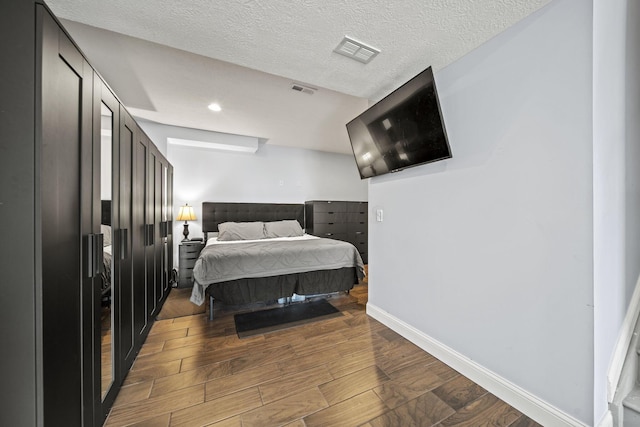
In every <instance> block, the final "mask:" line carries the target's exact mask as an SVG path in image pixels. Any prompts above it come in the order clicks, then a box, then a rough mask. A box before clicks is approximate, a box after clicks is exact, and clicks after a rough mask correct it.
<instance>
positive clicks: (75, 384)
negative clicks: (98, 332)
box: [36, 6, 101, 426]
mask: <svg viewBox="0 0 640 427" xmlns="http://www.w3.org/2000/svg"><path fill="white" fill-rule="evenodd" d="M36 10H37V14H36V22H37V28H38V29H40V30H41V31H42V33H41V34H40V37H37V38H36V40H37V43H38V52H40V57H39V58H37V61H38V65H39V68H38V76H39V78H40V82H41V97H40V99H39V100H37V105H38V109H37V113H36V114H37V123H40V126H38V125H36V137H37V139H39V140H40V141H41V144H40V147H39V148H40V149H39V152H37V154H36V164H37V165H38V168H37V169H39V170H40V176H39V187H40V192H39V193H38V194H37V196H36V212H38V215H39V218H38V219H37V221H36V229H38V228H39V229H40V238H41V241H40V248H41V253H40V257H39V258H38V259H37V261H36V264H40V265H41V277H39V278H38V279H37V282H39V283H38V285H39V286H40V287H41V288H40V294H41V305H42V307H41V312H42V317H41V318H40V323H41V327H42V338H41V339H42V353H41V355H40V356H39V357H40V358H41V363H42V373H41V375H42V383H43V384H44V386H43V391H42V403H41V404H42V408H43V413H44V417H45V421H44V423H45V424H51V425H53V424H56V425H65V426H76V425H82V424H83V423H84V424H87V425H92V424H93V422H94V413H95V408H96V402H95V401H94V400H93V396H94V394H93V390H95V386H94V375H95V370H94V369H93V366H92V363H91V357H92V356H91V355H92V354H93V348H94V347H93V344H94V343H93V341H92V332H93V327H94V324H93V315H92V311H91V310H90V307H91V306H92V304H93V301H94V298H95V293H96V292H99V284H100V280H99V273H100V271H99V267H98V266H95V265H93V264H92V262H91V261H92V260H93V259H95V258H94V257H93V256H92V255H91V251H93V250H98V249H101V248H98V247H97V246H95V240H97V239H98V238H97V237H96V234H97V233H96V231H98V230H97V229H96V228H95V226H94V224H93V221H92V219H93V217H92V208H93V197H94V195H93V176H92V173H93V170H92V167H93V164H92V162H93V160H92V159H93V152H92V149H93V145H92V144H93V135H92V111H93V110H92V93H93V70H92V69H91V68H90V67H89V65H88V63H87V62H86V61H85V60H84V58H83V57H82V55H81V54H80V52H79V51H78V50H77V48H76V47H75V46H74V45H73V43H72V42H71V41H70V39H69V38H68V37H67V36H66V35H65V33H64V32H63V31H62V30H61V29H60V27H59V26H58V25H57V23H56V22H55V21H54V19H53V18H52V17H51V16H50V15H49V13H48V12H47V11H46V10H45V9H44V8H43V7H40V6H39V7H37V9H36ZM83 249H84V250H83ZM93 255H95V253H94V254H93ZM85 308H89V310H86V309H85Z"/></svg>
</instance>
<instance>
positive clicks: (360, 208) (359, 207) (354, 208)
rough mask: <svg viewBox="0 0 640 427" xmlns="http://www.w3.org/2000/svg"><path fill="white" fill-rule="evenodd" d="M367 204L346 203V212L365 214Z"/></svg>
mask: <svg viewBox="0 0 640 427" xmlns="http://www.w3.org/2000/svg"><path fill="white" fill-rule="evenodd" d="M368 206H369V204H368V203H367V202H347V212H359V213H364V214H366V213H367V211H368Z"/></svg>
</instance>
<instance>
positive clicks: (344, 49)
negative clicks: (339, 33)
mask: <svg viewBox="0 0 640 427" xmlns="http://www.w3.org/2000/svg"><path fill="white" fill-rule="evenodd" d="M333 51H334V52H336V53H339V54H340V55H344V56H346V57H348V58H351V59H355V60H356V61H359V62H362V63H363V64H368V63H369V62H371V60H372V59H373V58H375V57H376V55H377V54H379V53H380V49H376V48H375V47H371V46H368V45H366V44H364V43H362V42H359V41H357V40H354V39H352V38H351V37H348V36H344V39H342V41H341V42H340V44H339V45H338V47H336V48H335V49H333Z"/></svg>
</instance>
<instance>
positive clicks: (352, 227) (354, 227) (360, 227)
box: [347, 222, 369, 233]
mask: <svg viewBox="0 0 640 427" xmlns="http://www.w3.org/2000/svg"><path fill="white" fill-rule="evenodd" d="M368 229H369V225H368V224H367V223H366V222H351V223H349V224H347V231H349V232H353V233H355V232H359V233H366V232H367V231H368Z"/></svg>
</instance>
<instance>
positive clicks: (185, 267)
mask: <svg viewBox="0 0 640 427" xmlns="http://www.w3.org/2000/svg"><path fill="white" fill-rule="evenodd" d="M202 248H204V242H191V241H190V242H182V243H180V246H178V252H179V259H178V287H179V288H190V287H191V286H193V267H194V266H195V265H196V260H197V259H198V255H200V251H201V250H202Z"/></svg>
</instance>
